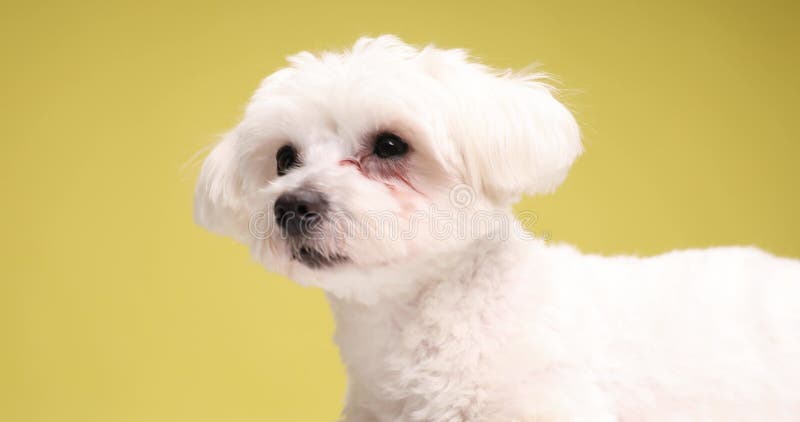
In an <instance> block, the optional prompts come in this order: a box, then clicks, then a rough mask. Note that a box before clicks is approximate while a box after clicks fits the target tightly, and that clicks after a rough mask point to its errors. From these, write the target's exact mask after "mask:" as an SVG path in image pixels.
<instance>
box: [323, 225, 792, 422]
mask: <svg viewBox="0 0 800 422" xmlns="http://www.w3.org/2000/svg"><path fill="white" fill-rule="evenodd" d="M488 243H489V244H488V245H480V246H477V245H476V247H475V249H471V251H470V252H468V253H465V254H463V255H460V256H459V257H458V258H453V259H450V260H444V261H442V260H437V262H436V263H434V262H430V263H428V264H429V265H431V266H430V267H428V268H427V271H426V272H427V277H429V279H428V280H427V282H425V283H419V284H420V285H422V286H424V287H422V288H421V289H420V290H419V291H414V292H409V293H408V294H407V295H399V296H398V297H396V298H393V299H390V300H386V301H384V302H381V303H376V304H374V305H371V306H363V305H362V306H359V305H353V304H352V303H349V302H347V301H342V300H339V299H336V298H335V297H331V302H332V305H333V310H334V315H336V320H337V334H336V341H337V343H338V344H339V346H340V348H341V353H342V357H343V360H344V362H345V364H346V365H347V368H348V374H349V376H350V396H349V400H348V407H347V409H346V412H345V413H346V414H347V415H348V416H349V418H348V420H354V421H373V420H374V421H384V420H385V421H396V420H420V421H422V420H424V421H451V420H452V421H461V420H469V421H476V420H479V421H485V420H488V421H579V420H580V421H700V420H703V421H767V420H768V421H795V420H798V418H800V359H798V357H800V335H799V334H798V333H800V314H799V313H798V305H797V303H798V298H800V282H798V280H800V264H799V263H798V262H796V261H792V260H787V259H780V258H775V257H773V256H770V255H768V254H766V253H764V252H762V251H760V250H757V249H753V248H715V249H708V250H690V251H680V252H672V253H669V254H665V255H661V256H657V257H652V258H646V259H642V258H636V257H613V258H607V257H600V256H592V255H581V254H580V253H578V252H577V251H576V250H574V249H573V248H571V247H569V246H548V245H544V244H542V243H539V242H535V241H534V242H520V241H516V242H506V243H497V242H488ZM508 243H511V244H508Z"/></svg>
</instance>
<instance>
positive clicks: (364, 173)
mask: <svg viewBox="0 0 800 422" xmlns="http://www.w3.org/2000/svg"><path fill="white" fill-rule="evenodd" d="M339 165H340V166H348V165H349V166H353V167H355V168H356V169H357V170H358V172H359V173H361V175H362V176H364V177H366V178H367V179H370V180H375V181H379V182H381V183H383V185H384V186H386V188H387V189H389V190H390V191H392V192H396V191H397V187H396V186H395V185H393V184H391V183H388V182H385V181H383V180H380V179H381V178H379V177H375V176H373V175H371V174H368V173H367V171H366V170H364V166H362V165H361V160H360V159H355V158H345V159H344V160H341V161H339ZM386 176H389V177H394V178H396V179H398V180H400V181H401V182H403V184H405V185H406V186H408V187H409V188H410V189H411V190H413V191H414V192H416V193H418V194H420V195H423V196H425V194H424V193H422V192H420V191H419V190H418V189H417V188H416V187H415V186H414V185H412V184H411V182H410V181H409V180H408V178H407V177H406V176H405V175H403V174H401V173H400V172H399V171H397V170H394V169H393V170H390V171H389V174H388V175H386ZM383 178H385V176H384V177H383Z"/></svg>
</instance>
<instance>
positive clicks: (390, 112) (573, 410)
mask: <svg viewBox="0 0 800 422" xmlns="http://www.w3.org/2000/svg"><path fill="white" fill-rule="evenodd" d="M289 62H290V66H289V67H287V68H285V69H282V70H279V71H277V72H276V73H274V74H273V75H271V76H269V77H268V78H266V79H265V80H264V82H263V83H262V84H261V86H260V87H259V88H258V90H257V91H256V93H255V95H254V96H253V98H252V100H251V102H250V104H249V106H248V107H247V109H246V112H245V115H244V118H243V120H242V122H241V123H240V124H239V125H238V126H236V127H235V128H234V129H233V130H232V131H231V132H230V133H228V134H227V135H226V136H225V137H224V138H223V139H222V141H221V142H220V143H219V144H218V145H217V146H216V148H215V149H214V150H213V151H212V152H211V154H210V155H209V157H208V158H207V160H206V162H205V164H204V166H203V169H202V172H201V175H200V180H199V183H198V186H197V192H196V202H195V218H196V220H197V221H198V222H199V224H201V225H202V226H204V227H206V228H208V229H210V230H212V231H215V232H218V233H221V234H224V235H228V236H232V237H234V238H236V239H238V240H240V241H241V242H244V243H245V244H247V245H249V246H250V248H251V250H252V252H253V254H254V256H255V258H256V259H257V260H258V261H260V262H261V263H263V265H264V266H265V267H267V268H268V269H270V270H272V271H276V272H280V273H282V274H285V275H287V276H289V277H290V278H292V279H294V280H296V281H298V282H300V283H303V284H307V285H313V286H318V287H321V288H323V289H325V291H326V292H327V294H328V297H329V299H330V303H331V307H332V308H333V312H334V315H335V318H336V321H337V331H336V336H335V340H336V342H337V343H338V345H339V347H340V349H341V355H342V359H343V360H344V363H345V365H346V366H347V371H348V374H349V389H348V395H347V403H346V406H345V409H344V414H343V418H344V419H345V420H348V421H623V420H624V421H711V420H713V421H740V420H746V421H800V262H798V261H795V260H790V259H782V258H776V257H774V256H771V255H769V254H767V253H765V252H762V251H760V250H758V249H754V248H715V249H708V250H691V251H683V252H672V253H668V254H665V255H661V256H657V257H653V258H637V257H611V258H607V257H600V256H593V255H582V254H581V253H579V252H578V251H577V250H575V249H574V248H572V247H569V246H561V245H547V244H545V243H544V241H542V240H539V239H534V238H532V237H531V236H530V235H528V234H527V233H526V232H525V231H524V230H523V229H522V228H521V226H522V225H521V224H518V223H517V222H516V220H515V219H514V217H513V216H512V213H511V205H512V204H513V203H514V202H515V201H516V200H517V199H518V198H519V197H520V196H521V195H522V194H541V193H547V192H551V191H553V190H554V189H555V188H556V187H557V186H558V185H559V184H560V183H561V182H562V181H563V180H564V178H565V176H566V174H567V172H568V170H569V168H570V165H571V164H572V162H573V161H574V160H575V159H576V157H578V155H579V154H580V153H581V151H582V147H581V142H580V136H579V130H578V126H577V124H576V123H575V120H574V119H573V117H572V115H571V114H570V112H569V111H568V110H567V109H566V108H565V107H564V106H563V105H561V104H560V103H559V102H558V101H557V100H556V99H555V98H554V97H553V95H552V93H551V90H550V89H549V88H548V87H547V86H546V85H545V84H544V83H543V82H542V81H541V77H540V76H539V75H535V74H514V73H509V72H496V71H494V70H492V69H490V68H488V67H486V66H483V65H481V64H478V63H475V62H473V61H470V60H469V58H468V57H467V55H466V54H465V53H464V52H463V51H461V50H442V49H437V48H435V47H432V46H428V47H425V48H423V49H419V50H418V49H416V48H414V47H411V46H409V45H407V44H404V43H403V42H402V41H400V40H398V39H397V38H395V37H392V36H382V37H379V38H362V39H360V40H359V41H358V42H357V43H356V44H355V45H354V46H353V48H352V49H351V50H349V51H346V52H342V53H324V54H321V55H316V56H315V55H312V54H310V53H305V52H304V53H300V54H297V55H295V56H292V57H290V58H289Z"/></svg>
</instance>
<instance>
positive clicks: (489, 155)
mask: <svg viewBox="0 0 800 422" xmlns="http://www.w3.org/2000/svg"><path fill="white" fill-rule="evenodd" d="M493 78H494V81H492V82H491V83H488V85H489V86H491V87H492V88H491V89H490V90H486V91H484V92H483V94H482V96H483V99H478V100H477V101H478V104H479V114H480V115H476V116H473V117H474V119H475V120H474V122H473V124H471V125H468V126H473V125H474V124H477V126H478V129H477V130H475V131H474V132H473V133H472V134H468V133H466V134H463V135H464V138H465V139H468V140H469V141H470V142H469V143H470V144H471V145H470V146H469V147H468V148H466V149H464V150H463V157H464V160H465V163H466V166H467V167H468V169H469V171H468V176H469V177H471V178H472V184H473V186H476V187H478V186H479V187H480V189H481V190H482V191H483V192H484V193H485V194H486V195H487V196H488V197H490V198H492V199H494V200H495V201H497V202H498V203H502V204H508V203H511V202H514V201H516V200H518V199H519V197H520V195H521V194H530V195H535V194H543V193H550V192H553V191H554V190H555V189H556V188H557V187H558V186H559V185H560V184H561V183H562V182H563V181H564V179H565V178H566V176H567V172H568V171H569V168H570V167H571V166H572V163H573V162H574V161H575V159H576V158H577V157H578V156H579V155H580V154H581V152H582V151H583V147H582V145H581V139H580V130H579V128H578V125H577V123H576V122H575V119H574V118H573V116H572V114H571V113H570V112H569V110H567V108H566V107H565V106H564V105H563V104H561V103H560V102H559V101H558V100H556V99H555V97H554V96H553V92H552V90H551V89H550V88H549V86H547V85H546V84H544V83H542V82H541V81H540V80H539V78H537V77H536V76H512V75H501V76H493ZM476 135H477V136H479V137H478V138H476Z"/></svg>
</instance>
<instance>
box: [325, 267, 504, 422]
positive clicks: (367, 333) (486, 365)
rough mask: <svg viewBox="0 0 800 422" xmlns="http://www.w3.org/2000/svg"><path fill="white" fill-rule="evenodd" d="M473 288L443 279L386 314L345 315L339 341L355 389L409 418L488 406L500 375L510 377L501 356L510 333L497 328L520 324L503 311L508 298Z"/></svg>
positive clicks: (464, 415) (460, 415) (463, 413)
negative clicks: (503, 370) (500, 359)
mask: <svg viewBox="0 0 800 422" xmlns="http://www.w3.org/2000/svg"><path fill="white" fill-rule="evenodd" d="M472 287H473V288H472V289H466V288H464V285H463V284H462V283H461V282H458V281H453V282H446V283H441V284H437V285H436V286H434V287H432V288H431V289H429V290H427V291H423V292H421V293H420V294H419V295H418V297H416V298H415V299H414V300H412V301H410V302H409V303H406V304H403V305H402V306H401V305H396V306H395V307H387V308H386V309H383V312H381V313H380V314H375V312H374V310H371V311H370V314H369V316H367V315H357V314H355V313H352V312H357V311H351V314H350V315H347V316H343V315H340V316H339V318H338V319H339V323H340V324H341V325H340V326H339V328H338V332H337V342H339V345H340V347H341V352H342V358H343V360H344V361H345V364H346V365H347V367H348V372H349V374H350V378H351V389H352V391H353V393H354V394H360V395H362V396H364V398H365V400H364V401H365V402H369V403H370V405H371V406H374V407H375V408H379V409H380V410H381V412H386V409H392V411H393V412H394V413H396V415H397V416H399V417H401V419H404V420H411V419H414V420H418V419H419V416H421V415H424V417H422V419H437V420H439V419H445V420H446V419H448V418H447V417H445V416H446V415H448V414H450V416H453V418H454V420H463V419H469V413H470V412H479V411H480V410H481V409H482V408H483V407H485V406H486V405H488V402H489V401H490V400H491V399H492V397H490V392H491V391H495V390H497V389H498V386H497V385H494V380H497V379H504V378H505V377H502V376H501V377H498V371H500V370H502V369H501V366H503V365H498V362H497V360H498V358H499V357H501V356H502V353H501V351H502V349H503V347H504V343H505V342H506V340H507V339H508V337H507V334H508V333H506V332H503V331H502V330H497V329H496V327H503V326H512V325H513V324H511V323H509V321H506V320H505V319H507V318H508V315H507V314H506V313H505V312H501V311H498V310H503V309H507V307H505V306H503V305H502V304H501V303H500V302H502V301H503V300H504V299H505V298H504V297H502V296H498V295H496V294H495V293H494V292H493V291H491V290H476V289H474V285H473V286H472ZM488 327H492V329H489V328H488ZM453 403H461V405H455V406H454V405H453ZM412 414H414V415H416V416H414V417H413V418H412V417H410V415H412Z"/></svg>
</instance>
